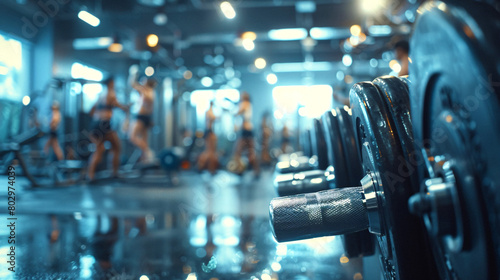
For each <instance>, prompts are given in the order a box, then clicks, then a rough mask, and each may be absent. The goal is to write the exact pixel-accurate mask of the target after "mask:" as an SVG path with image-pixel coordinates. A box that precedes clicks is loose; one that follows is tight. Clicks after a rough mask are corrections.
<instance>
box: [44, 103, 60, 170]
mask: <svg viewBox="0 0 500 280" xmlns="http://www.w3.org/2000/svg"><path fill="white" fill-rule="evenodd" d="M60 123H61V111H60V110H59V102H57V101H54V102H53V103H52V119H51V120H50V131H49V140H48V141H47V143H45V147H44V148H43V151H44V153H45V154H48V153H49V147H52V150H54V154H56V158H57V160H63V159H64V155H63V151H62V149H61V146H60V145H59V140H58V139H57V129H58V127H59V124H60Z"/></svg>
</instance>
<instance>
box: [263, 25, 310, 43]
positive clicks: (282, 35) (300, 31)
mask: <svg viewBox="0 0 500 280" xmlns="http://www.w3.org/2000/svg"><path fill="white" fill-rule="evenodd" d="M267 36H268V37H269V39H271V40H275V41H293V40H303V39H305V38H306V37H307V30H305V29H304V28H284V29H271V30H269V32H268V33H267Z"/></svg>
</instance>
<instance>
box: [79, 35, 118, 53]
mask: <svg viewBox="0 0 500 280" xmlns="http://www.w3.org/2000/svg"><path fill="white" fill-rule="evenodd" d="M112 43H113V38H111V37H97V38H76V39H75V40H73V48H74V49H75V50H93V49H105V48H107V47H109V45H111V44H112Z"/></svg>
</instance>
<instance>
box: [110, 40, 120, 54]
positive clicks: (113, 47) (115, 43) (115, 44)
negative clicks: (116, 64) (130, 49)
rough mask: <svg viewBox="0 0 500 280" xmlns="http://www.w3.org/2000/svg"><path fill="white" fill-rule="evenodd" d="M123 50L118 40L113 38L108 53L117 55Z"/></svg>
mask: <svg viewBox="0 0 500 280" xmlns="http://www.w3.org/2000/svg"><path fill="white" fill-rule="evenodd" d="M122 50H123V45H122V44H121V43H120V40H119V39H118V37H114V38H113V43H112V44H111V45H109V47H108V51H110V52H114V53H119V52H121V51H122Z"/></svg>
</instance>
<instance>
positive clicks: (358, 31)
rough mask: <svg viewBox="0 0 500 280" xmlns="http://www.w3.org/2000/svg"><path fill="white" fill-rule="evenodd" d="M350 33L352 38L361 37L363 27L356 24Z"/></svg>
mask: <svg viewBox="0 0 500 280" xmlns="http://www.w3.org/2000/svg"><path fill="white" fill-rule="evenodd" d="M349 31H351V35H352V36H359V34H361V26H359V25H357V24H355V25H353V26H351V28H350V29H349Z"/></svg>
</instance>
